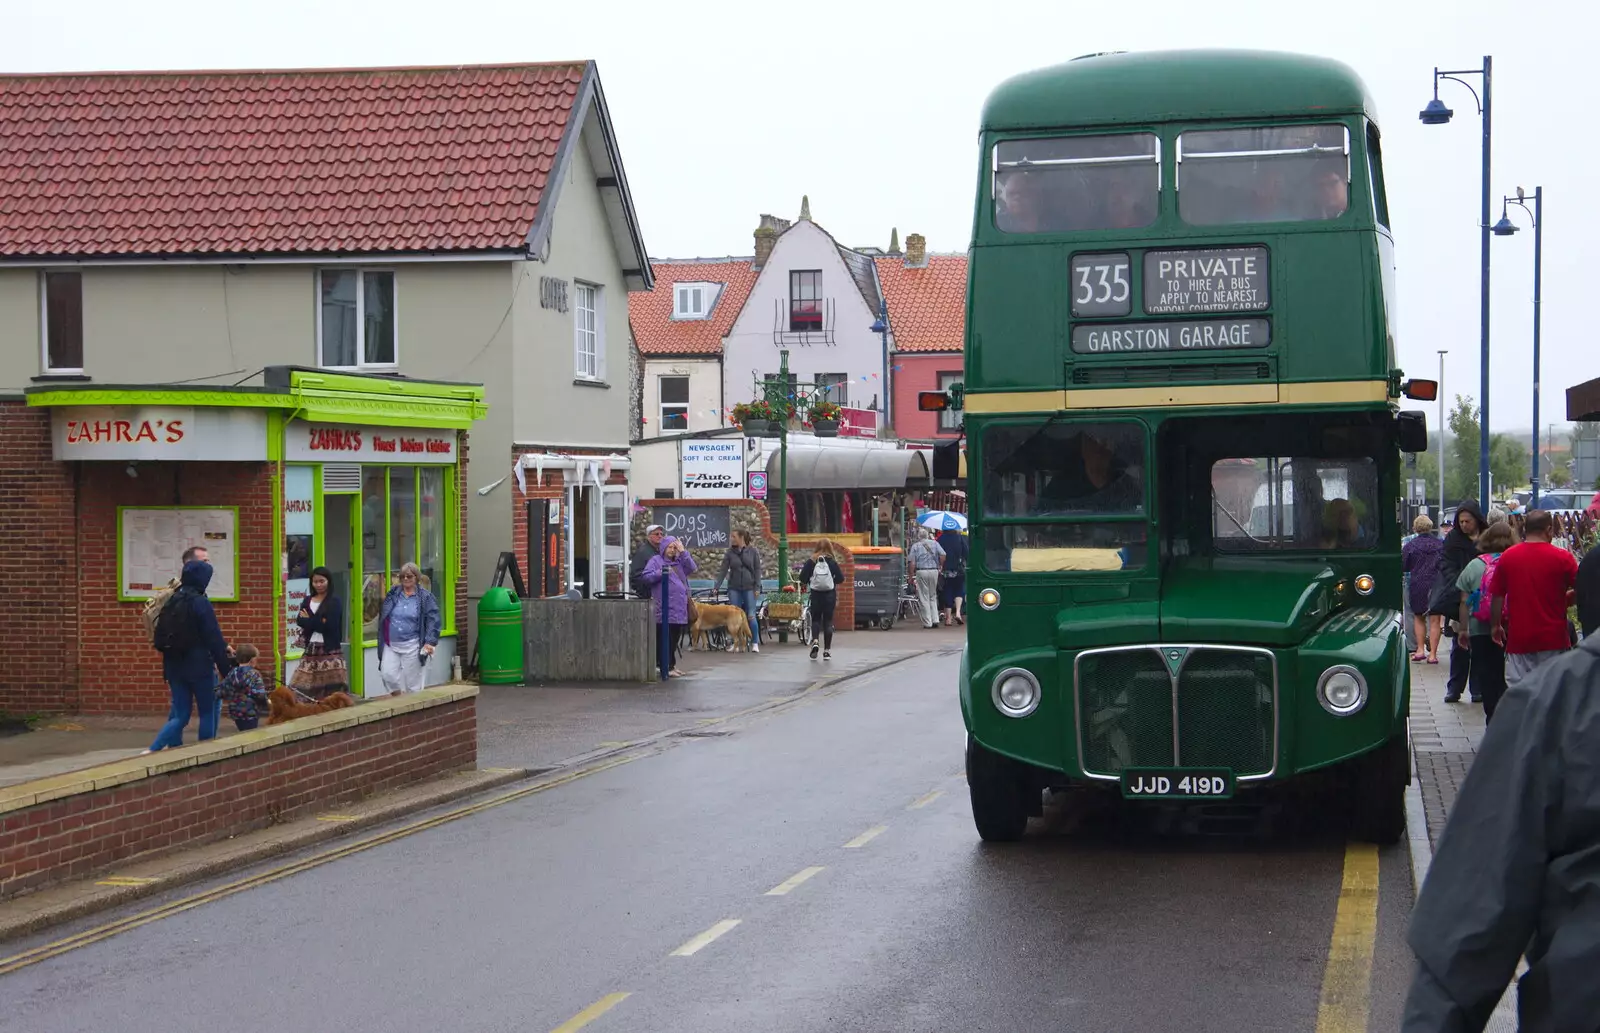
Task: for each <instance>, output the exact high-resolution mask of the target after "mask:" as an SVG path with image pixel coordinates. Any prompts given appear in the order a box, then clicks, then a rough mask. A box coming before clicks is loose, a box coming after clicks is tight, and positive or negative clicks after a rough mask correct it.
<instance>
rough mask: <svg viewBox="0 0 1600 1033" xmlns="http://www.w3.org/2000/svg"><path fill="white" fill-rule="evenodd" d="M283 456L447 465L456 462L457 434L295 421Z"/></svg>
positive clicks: (311, 460) (302, 459)
mask: <svg viewBox="0 0 1600 1033" xmlns="http://www.w3.org/2000/svg"><path fill="white" fill-rule="evenodd" d="M283 457H284V458H285V459H288V460H292V461H295V462H303V463H345V462H351V461H357V462H380V463H419V464H429V463H438V464H450V463H454V462H455V461H456V434H455V431H453V430H413V429H410V428H406V427H360V426H349V425H345V424H330V423H300V422H295V423H291V424H290V425H289V430H288V433H287V434H286V435H285V438H284V448H283Z"/></svg>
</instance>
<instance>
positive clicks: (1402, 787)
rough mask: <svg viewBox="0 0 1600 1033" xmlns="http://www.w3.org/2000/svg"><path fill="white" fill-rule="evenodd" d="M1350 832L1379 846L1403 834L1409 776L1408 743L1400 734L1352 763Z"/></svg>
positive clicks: (1397, 839) (1409, 747)
mask: <svg viewBox="0 0 1600 1033" xmlns="http://www.w3.org/2000/svg"><path fill="white" fill-rule="evenodd" d="M1353 774H1354V775H1355V777H1354V778H1353V779H1351V783H1352V785H1351V788H1352V789H1353V790H1354V793H1353V794H1352V798H1351V801H1350V804H1351V807H1352V808H1353V815H1352V817H1353V821H1352V824H1353V826H1354V827H1353V828H1352V830H1351V831H1352V832H1353V833H1354V834H1355V837H1356V838H1357V839H1361V840H1365V841H1366V842H1368V843H1376V844H1378V845H1379V846H1389V845H1391V844H1393V843H1398V842H1399V841H1400V837H1402V836H1404V835H1405V832H1406V784H1407V783H1408V782H1409V781H1410V775H1411V744H1410V741H1409V740H1408V739H1407V738H1406V734H1405V733H1404V732H1401V733H1400V734H1399V735H1396V736H1395V737H1394V738H1392V739H1390V740H1389V741H1388V742H1387V743H1385V744H1384V745H1383V746H1381V747H1379V748H1378V749H1376V750H1373V751H1372V752H1371V753H1369V754H1367V755H1366V756H1364V757H1360V758H1358V759H1357V760H1356V761H1355V770H1354V772H1353Z"/></svg>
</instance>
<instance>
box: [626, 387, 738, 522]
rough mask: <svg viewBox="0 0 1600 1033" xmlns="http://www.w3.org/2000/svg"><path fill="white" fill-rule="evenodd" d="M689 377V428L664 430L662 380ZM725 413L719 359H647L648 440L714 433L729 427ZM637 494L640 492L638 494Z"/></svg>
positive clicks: (645, 431)
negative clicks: (706, 432) (707, 431)
mask: <svg viewBox="0 0 1600 1033" xmlns="http://www.w3.org/2000/svg"><path fill="white" fill-rule="evenodd" d="M672 376H680V377H681V376H686V377H688V378H689V422H688V425H687V426H684V427H677V428H674V429H667V430H663V429H662V425H661V378H662V377H672ZM721 413H722V363H721V362H719V361H718V360H716V359H647V360H645V366H644V416H645V424H644V428H643V434H642V435H641V436H643V437H645V438H658V437H660V436H661V435H662V434H682V433H684V432H685V431H697V430H715V429H716V428H718V427H725V426H727V421H726V420H724V419H722V418H721ZM636 494H637V493H636Z"/></svg>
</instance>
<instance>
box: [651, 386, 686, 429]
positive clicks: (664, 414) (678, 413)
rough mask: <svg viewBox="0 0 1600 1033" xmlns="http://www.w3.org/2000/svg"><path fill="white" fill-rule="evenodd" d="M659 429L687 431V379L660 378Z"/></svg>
mask: <svg viewBox="0 0 1600 1033" xmlns="http://www.w3.org/2000/svg"><path fill="white" fill-rule="evenodd" d="M658 385H659V388H660V392H661V429H662V430H688V429H689V378H688V377H661V378H660V379H659V381H658Z"/></svg>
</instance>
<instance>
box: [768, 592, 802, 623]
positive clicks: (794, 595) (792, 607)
mask: <svg viewBox="0 0 1600 1033" xmlns="http://www.w3.org/2000/svg"><path fill="white" fill-rule="evenodd" d="M767 616H768V617H770V618H772V619H773V620H775V621H792V620H799V619H800V593H799V592H773V593H771V594H770V595H768V596H767Z"/></svg>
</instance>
